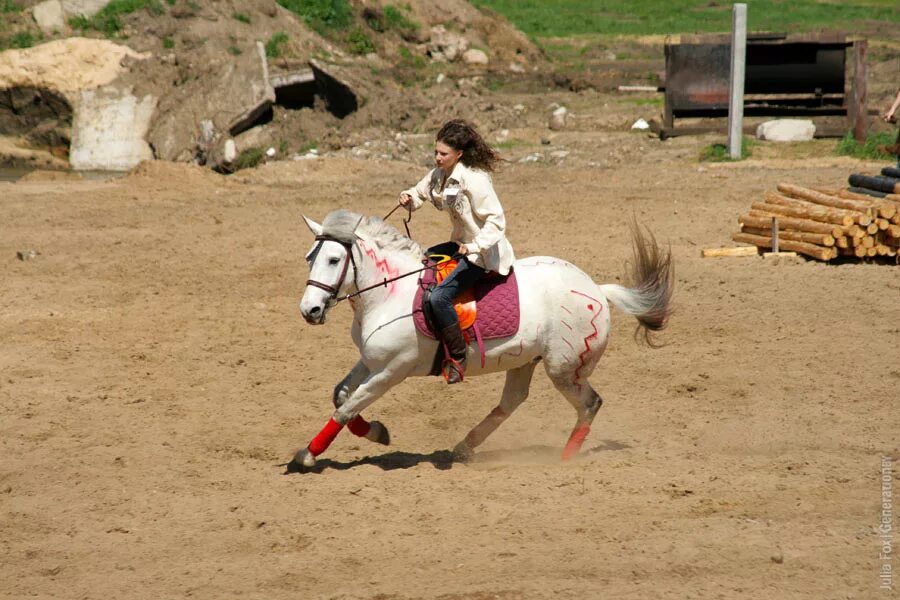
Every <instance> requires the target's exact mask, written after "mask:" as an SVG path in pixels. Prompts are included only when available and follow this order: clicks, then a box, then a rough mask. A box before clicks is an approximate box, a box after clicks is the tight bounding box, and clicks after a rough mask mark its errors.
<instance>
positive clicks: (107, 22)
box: [69, 0, 165, 37]
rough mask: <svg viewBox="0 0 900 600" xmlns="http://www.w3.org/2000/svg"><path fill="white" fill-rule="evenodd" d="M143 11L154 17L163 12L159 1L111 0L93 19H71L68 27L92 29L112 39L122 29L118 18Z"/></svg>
mask: <svg viewBox="0 0 900 600" xmlns="http://www.w3.org/2000/svg"><path fill="white" fill-rule="evenodd" d="M144 9H146V10H148V11H150V13H151V14H154V15H161V14H163V12H165V9H164V8H163V5H162V3H161V2H160V1H159V0H112V2H110V3H109V4H107V5H106V6H104V7H103V8H102V9H101V10H100V12H98V13H97V14H95V15H94V16H93V17H85V16H84V15H76V16H74V17H71V18H70V19H69V25H70V26H71V27H72V28H73V29H81V30H86V29H94V30H96V31H99V32H101V33H103V34H104V35H105V36H106V37H112V36H114V35H116V34H117V33H118V32H119V31H120V30H121V29H122V21H121V20H120V17H123V16H125V15H129V14H131V13H133V12H135V11H138V10H144Z"/></svg>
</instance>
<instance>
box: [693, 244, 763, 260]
mask: <svg viewBox="0 0 900 600" xmlns="http://www.w3.org/2000/svg"><path fill="white" fill-rule="evenodd" d="M758 255H759V250H758V249H757V248H756V246H737V247H734V248H705V249H704V250H701V251H700V256H702V257H703V258H718V257H735V256H758Z"/></svg>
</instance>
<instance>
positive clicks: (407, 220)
mask: <svg viewBox="0 0 900 600" xmlns="http://www.w3.org/2000/svg"><path fill="white" fill-rule="evenodd" d="M401 206H403V205H402V204H400V203H399V202H398V203H397V206H395V207H394V208H392V209H391V212H389V213H388V214H386V215H384V218H383V219H381V220H382V221H387V220H388V217H390V216H391V215H392V214H394V212H396V210H397V209H398V208H400V207H401ZM406 211H407V216H406V218H405V219H403V228H404V229H406V237H408V238H409V239H412V236H411V235H410V234H409V223H410V221H412V207H411V206H407V207H406Z"/></svg>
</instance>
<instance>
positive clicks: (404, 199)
mask: <svg viewBox="0 0 900 600" xmlns="http://www.w3.org/2000/svg"><path fill="white" fill-rule="evenodd" d="M411 202H412V196H410V195H409V194H407V193H406V192H403V193H402V194H400V206H402V207H404V208H405V207H407V206H409V204H410V203H411Z"/></svg>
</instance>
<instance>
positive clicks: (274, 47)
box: [266, 31, 288, 58]
mask: <svg viewBox="0 0 900 600" xmlns="http://www.w3.org/2000/svg"><path fill="white" fill-rule="evenodd" d="M287 41H288V36H287V34H286V33H285V32H283V31H279V32H277V33H273V34H272V37H270V38H269V41H267V42H266V56H268V57H269V58H278V57H279V56H281V53H282V46H284V45H285V44H286V43H287Z"/></svg>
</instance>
